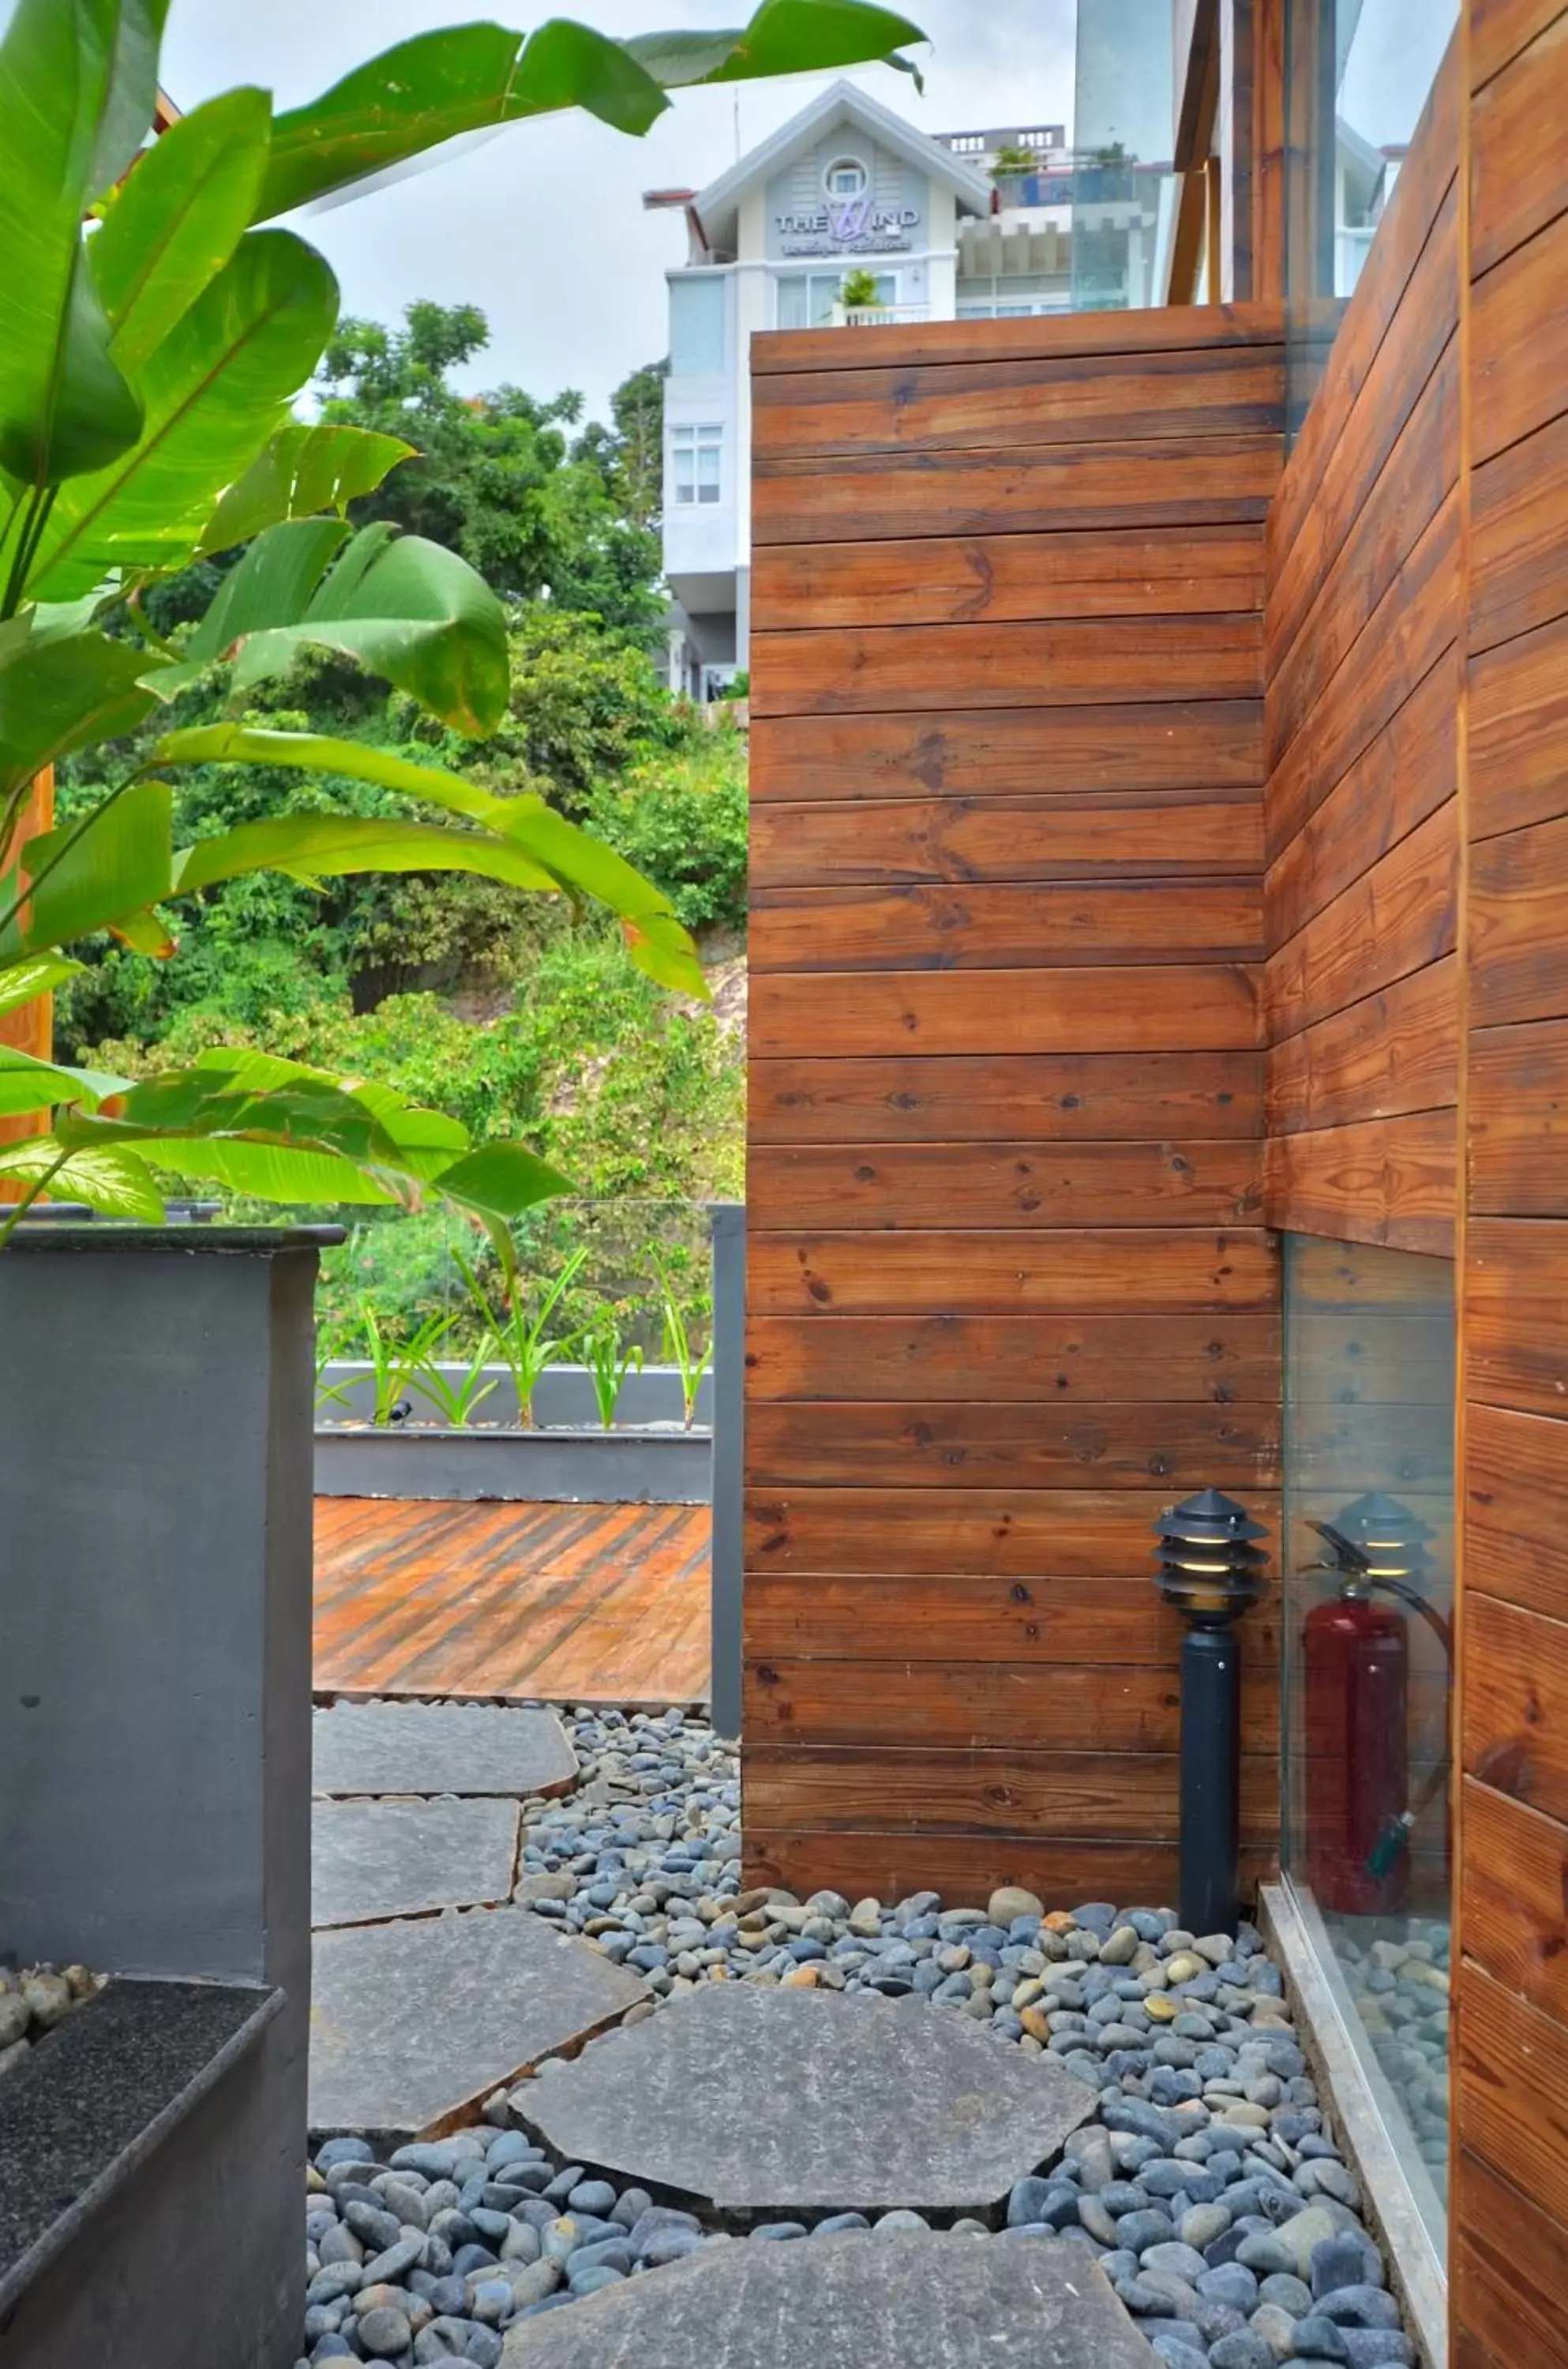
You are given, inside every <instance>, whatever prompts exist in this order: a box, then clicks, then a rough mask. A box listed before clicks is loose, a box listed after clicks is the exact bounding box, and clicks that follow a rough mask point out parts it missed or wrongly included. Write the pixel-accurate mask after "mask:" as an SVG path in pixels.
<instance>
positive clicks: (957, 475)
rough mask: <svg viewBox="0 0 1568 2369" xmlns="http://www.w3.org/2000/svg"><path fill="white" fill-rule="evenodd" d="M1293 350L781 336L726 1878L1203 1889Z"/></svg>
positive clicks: (1262, 325)
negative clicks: (1215, 1521)
mask: <svg viewBox="0 0 1568 2369" xmlns="http://www.w3.org/2000/svg"><path fill="white" fill-rule="evenodd" d="M1282 360H1283V355H1282V346H1281V327H1280V316H1279V314H1278V312H1277V310H1276V309H1275V308H1266V307H1258V308H1242V309H1236V310H1226V309H1223V308H1215V309H1213V310H1212V311H1210V310H1205V311H1204V312H1201V313H1199V312H1194V311H1191V310H1185V311H1183V312H1180V313H1177V314H1160V313H1150V314H1141V315H1138V314H1132V315H1128V314H1120V315H1087V316H1082V317H1079V318H1076V319H1070V320H1055V321H1048V320H1023V321H999V322H994V323H991V322H988V323H946V324H942V325H937V326H931V327H926V328H921V329H912V330H905V329H893V328H887V329H876V330H864V331H848V332H846V331H828V332H824V333H805V334H801V335H795V336H789V337H773V338H759V339H758V340H757V342H756V346H755V349H754V377H753V388H754V418H755V481H754V520H755V549H754V555H753V575H752V645H751V659H752V693H751V715H752V760H751V774H752V797H753V808H752V850H753V872H752V881H753V892H752V924H751V965H752V979H751V1014H750V1168H749V1183H748V1207H749V1228H750V1333H749V1356H748V1382H747V1440H746V1452H747V1465H748V1482H749V1513H748V1557H747V1579H746V1614H745V1642H746V1688H747V1693H746V1738H747V1742H746V1751H745V1761H744V1783H745V1798H746V1837H747V1849H748V1863H749V1880H751V1879H759V1880H764V1881H767V1880H771V1881H778V1882H783V1883H791V1884H803V1885H805V1886H806V1888H807V1889H810V1888H812V1887H813V1886H816V1885H818V1884H823V1883H829V1884H833V1885H835V1886H837V1887H839V1888H841V1889H842V1890H844V1891H846V1892H849V1893H851V1894H855V1893H864V1892H868V1891H869V1892H876V1893H877V1894H881V1895H882V1896H884V1897H887V1898H891V1897H896V1896H898V1894H900V1893H902V1892H904V1891H907V1890H910V1889H912V1888H914V1887H915V1886H917V1885H921V1884H927V1883H930V1884H933V1885H937V1886H940V1887H943V1888H944V1890H946V1891H947V1892H948V1893H949V1894H951V1895H953V1896H956V1897H962V1898H975V1897H981V1898H983V1897H984V1894H985V1892H986V1891H987V1889H988V1888H989V1887H990V1886H991V1885H992V1884H994V1883H1000V1882H1003V1881H1022V1882H1024V1883H1029V1884H1030V1885H1032V1886H1033V1887H1035V1888H1036V1889H1037V1890H1039V1891H1041V1892H1042V1893H1044V1894H1047V1895H1048V1896H1050V1897H1053V1898H1056V1899H1059V1900H1061V1899H1072V1898H1078V1897H1082V1895H1083V1894H1084V1893H1085V1892H1086V1891H1093V1892H1110V1893H1115V1894H1116V1896H1117V1897H1118V1898H1121V1899H1128V1898H1136V1897H1142V1898H1148V1897H1168V1896H1170V1895H1171V1894H1172V1888H1173V1882H1174V1873H1175V1869H1174V1837H1175V1817H1176V1797H1177V1786H1176V1765H1175V1758H1174V1755H1175V1748H1176V1741H1177V1689H1176V1683H1175V1667H1176V1654H1177V1648H1178V1642H1179V1636H1178V1631H1177V1627H1176V1624H1175V1622H1174V1620H1173V1616H1171V1615H1169V1614H1168V1613H1167V1612H1166V1611H1165V1610H1164V1608H1162V1606H1161V1604H1160V1603H1159V1601H1158V1598H1157V1596H1155V1593H1154V1590H1153V1588H1152V1586H1151V1585H1150V1578H1149V1576H1148V1574H1149V1571H1150V1552H1151V1536H1150V1524H1151V1522H1152V1520H1153V1518H1154V1516H1155V1515H1156V1513H1157V1512H1158V1510H1159V1509H1160V1507H1161V1506H1162V1505H1166V1504H1169V1503H1170V1502H1171V1501H1172V1500H1173V1498H1175V1497H1177V1496H1180V1495H1181V1494H1182V1493H1185V1491H1187V1490H1189V1489H1192V1488H1196V1487H1198V1486H1200V1485H1202V1484H1204V1483H1207V1482H1218V1483H1219V1484H1220V1485H1221V1486H1224V1487H1227V1488H1230V1489H1231V1490H1233V1491H1234V1492H1236V1493H1238V1494H1240V1495H1241V1496H1242V1497H1244V1498H1246V1499H1247V1501H1248V1502H1249V1504H1251V1505H1253V1507H1254V1508H1255V1510H1257V1511H1258V1512H1259V1513H1260V1514H1261V1515H1262V1516H1264V1517H1265V1519H1267V1520H1270V1521H1273V1520H1274V1519H1276V1508H1277V1500H1276V1496H1275V1494H1274V1492H1275V1490H1276V1484H1277V1457H1278V1400H1279V1373H1278V1356H1279V1343H1278V1286H1277V1274H1276V1254H1275V1247H1274V1244H1273V1242H1272V1239H1271V1237H1270V1236H1269V1235H1267V1234H1266V1233H1265V1231H1264V1230H1263V1228H1262V1225H1261V1196H1262V1178H1261V1139H1262V1113H1263V1061H1262V1054H1261V1050H1260V989H1261V970H1260V958H1261V956H1262V952H1263V941H1262V929H1263V910H1262V866H1263V839H1262V828H1263V797H1262V792H1263V783H1264V774H1265V766H1264V744H1263V728H1264V715H1263V704H1262V692H1263V626H1264V619H1263V591H1264V558H1265V553H1264V521H1265V513H1266V510H1267V508H1268V503H1269V500H1270V498H1271V496H1272V494H1273V492H1274V490H1275V486H1276V482H1277V479H1278V474H1279V468H1280V463H1281V449H1282V448H1281V417H1282V413H1281V403H1282V393H1283V386H1282ZM1274 1645H1275V1638H1274V1615H1273V1612H1272V1609H1270V1608H1264V1609H1262V1610H1260V1611H1259V1612H1257V1613H1255V1614H1254V1615H1253V1616H1252V1619H1251V1620H1250V1622H1249V1629H1248V1665H1249V1671H1250V1684H1249V1691H1248V1698H1247V1707H1246V1739H1245V1740H1246V1757H1245V1780H1244V1781H1245V1796H1246V1806H1245V1818H1246V1831H1247V1836H1248V1839H1249V1844H1250V1846H1251V1847H1252V1849H1253V1854H1254V1860H1253V1863H1254V1864H1255V1863H1256V1862H1257V1860H1258V1859H1260V1858H1266V1856H1267V1855H1268V1854H1269V1852H1270V1851H1271V1849H1272V1845H1273V1841H1274V1837H1275V1834H1276V1774H1277V1763H1276V1742H1277V1701H1276V1669H1275V1653H1274Z"/></svg>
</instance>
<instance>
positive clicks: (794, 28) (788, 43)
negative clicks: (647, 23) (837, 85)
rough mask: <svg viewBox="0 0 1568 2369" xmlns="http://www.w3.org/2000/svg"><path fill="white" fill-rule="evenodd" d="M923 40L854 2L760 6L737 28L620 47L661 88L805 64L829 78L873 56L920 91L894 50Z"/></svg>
mask: <svg viewBox="0 0 1568 2369" xmlns="http://www.w3.org/2000/svg"><path fill="white" fill-rule="evenodd" d="M925 38H926V37H925V35H924V34H923V33H922V32H921V29H920V28H919V26H918V25H912V24H911V23H910V20H909V18H908V17H899V16H895V15H894V13H893V12H892V10H891V9H887V8H876V7H863V6H858V5H856V0H764V6H762V7H761V8H759V9H758V11H757V13H756V15H755V16H754V17H752V19H751V22H750V24H749V25H747V26H745V27H743V28H732V29H730V30H728V31H726V32H715V33H704V32H672V33H639V34H635V35H634V36H633V38H632V39H631V40H629V41H628V42H627V43H626V47H627V49H628V50H629V51H630V52H631V53H632V55H633V57H635V59H636V60H637V62H638V63H639V64H640V65H644V66H646V67H647V70H648V72H649V74H652V75H653V77H654V79H655V80H656V81H657V82H658V83H660V84H662V85H663V86H664V88H665V89H666V90H677V89H690V88H691V87H692V85H694V84H696V83H704V82H741V81H750V80H751V79H752V78H753V77H755V76H757V75H761V74H798V73H800V72H801V70H802V68H803V67H804V66H807V65H809V66H810V67H811V68H812V69H813V70H814V71H816V72H818V73H830V72H831V71H832V69H833V68H834V67H835V66H853V65H864V63H866V62H867V61H868V60H870V59H872V58H875V59H876V60H877V62H878V63H881V64H883V65H889V66H897V67H898V69H899V71H900V72H901V73H904V74H912V75H913V76H914V79H915V82H916V84H917V85H919V86H921V87H922V88H923V85H921V77H920V74H919V71H918V70H917V68H916V67H915V66H914V64H913V63H911V61H910V59H908V58H904V57H900V56H898V48H899V45H900V44H901V43H903V42H905V41H923V40H925Z"/></svg>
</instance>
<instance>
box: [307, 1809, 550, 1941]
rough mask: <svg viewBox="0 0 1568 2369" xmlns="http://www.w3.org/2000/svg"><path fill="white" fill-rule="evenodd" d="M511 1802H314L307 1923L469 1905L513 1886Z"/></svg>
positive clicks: (500, 1897)
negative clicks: (309, 1916)
mask: <svg viewBox="0 0 1568 2369" xmlns="http://www.w3.org/2000/svg"><path fill="white" fill-rule="evenodd" d="M519 1815H520V1813H519V1810H518V1805H517V1803H516V1802H495V1801H486V1800H481V1801H473V1802H452V1801H441V1802H315V1803H314V1804H313V1815H312V1818H311V1837H310V1859H311V1922H312V1924H313V1925H317V1926H321V1925H360V1924H363V1923H365V1922H366V1921H367V1920H369V1919H370V1918H372V1917H417V1916H419V1915H420V1914H421V1913H423V1912H426V1911H429V1910H430V1909H433V1908H471V1907H474V1906H475V1905H480V1904H484V1903H486V1902H488V1903H499V1902H501V1901H504V1900H505V1899H506V1898H507V1897H508V1895H509V1894H510V1891H511V1887H512V1876H513V1872H514V1871H515V1869H516V1866H517V1829H518V1819H519Z"/></svg>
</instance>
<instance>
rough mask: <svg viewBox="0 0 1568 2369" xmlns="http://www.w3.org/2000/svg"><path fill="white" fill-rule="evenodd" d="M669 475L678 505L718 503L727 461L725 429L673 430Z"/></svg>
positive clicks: (707, 427)
mask: <svg viewBox="0 0 1568 2369" xmlns="http://www.w3.org/2000/svg"><path fill="white" fill-rule="evenodd" d="M723 458H724V429H722V428H721V427H719V426H718V425H716V424H715V425H713V426H704V427H692V428H672V429H670V461H671V464H672V465H671V469H670V475H671V478H672V480H673V483H674V487H675V499H676V502H677V504H678V505H684V504H688V503H700V504H704V505H706V504H709V503H716V502H717V500H718V498H719V489H720V483H721V469H722V464H723Z"/></svg>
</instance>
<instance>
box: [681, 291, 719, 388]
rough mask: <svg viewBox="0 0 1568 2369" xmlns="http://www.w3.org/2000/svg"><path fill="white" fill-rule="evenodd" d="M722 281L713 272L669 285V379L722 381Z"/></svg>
mask: <svg viewBox="0 0 1568 2369" xmlns="http://www.w3.org/2000/svg"><path fill="white" fill-rule="evenodd" d="M724 287H725V283H724V280H722V279H721V278H720V277H719V275H718V274H717V273H716V272H692V273H691V274H689V275H688V276H687V277H684V278H681V279H672V280H670V377H671V378H722V377H723V375H724V372H725V364H726V361H727V354H726V351H725V336H724V327H725V321H724Z"/></svg>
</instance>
